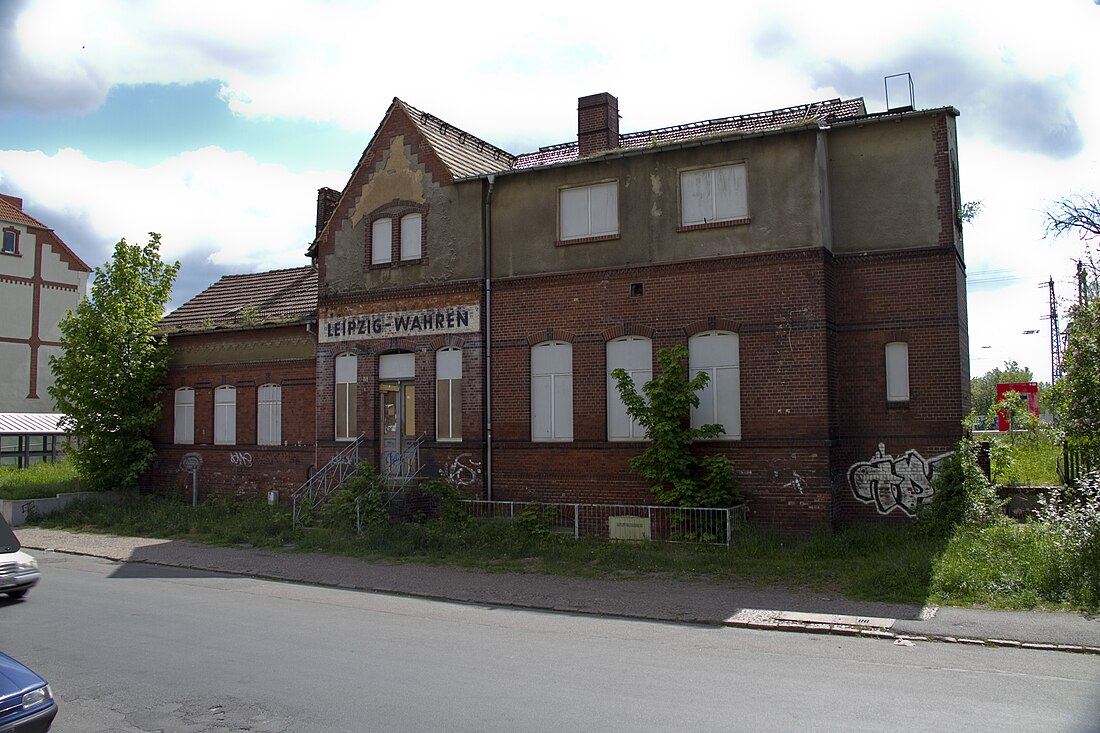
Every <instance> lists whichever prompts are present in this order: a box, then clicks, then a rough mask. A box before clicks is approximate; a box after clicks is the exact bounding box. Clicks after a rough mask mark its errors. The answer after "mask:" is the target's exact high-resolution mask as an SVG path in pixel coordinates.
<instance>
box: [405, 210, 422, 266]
mask: <svg viewBox="0 0 1100 733" xmlns="http://www.w3.org/2000/svg"><path fill="white" fill-rule="evenodd" d="M421 222H422V219H421V217H420V214H407V215H406V216H403V217H401V259H403V260H419V259H420V256H421V254H422V249H423V248H422V245H421V236H422V233H423V232H422V229H421Z"/></svg>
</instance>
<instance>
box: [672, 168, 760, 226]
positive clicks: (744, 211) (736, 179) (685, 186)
mask: <svg viewBox="0 0 1100 733" xmlns="http://www.w3.org/2000/svg"><path fill="white" fill-rule="evenodd" d="M748 215H749V206H748V197H747V196H746V192H745V166H744V165H724V166H721V167H719V168H704V169H703V170H694V171H684V172H683V173H681V174H680V216H681V223H682V224H683V225H684V226H689V225H691V224H708V223H711V222H717V221H730V220H732V219H744V218H745V217H747V216H748Z"/></svg>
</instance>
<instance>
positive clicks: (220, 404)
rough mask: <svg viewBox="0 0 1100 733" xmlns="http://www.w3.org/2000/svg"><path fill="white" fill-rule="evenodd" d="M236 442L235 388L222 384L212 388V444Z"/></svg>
mask: <svg viewBox="0 0 1100 733" xmlns="http://www.w3.org/2000/svg"><path fill="white" fill-rule="evenodd" d="M236 442H237V390H236V388H234V387H230V386H222V387H218V388H217V389H216V390H214V444H215V445H234V444H236Z"/></svg>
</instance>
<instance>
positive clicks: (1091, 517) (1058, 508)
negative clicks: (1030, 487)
mask: <svg viewBox="0 0 1100 733" xmlns="http://www.w3.org/2000/svg"><path fill="white" fill-rule="evenodd" d="M1035 518H1036V520H1038V522H1040V523H1041V524H1042V525H1043V527H1044V528H1045V530H1046V531H1047V533H1048V535H1049V537H1050V539H1051V541H1052V543H1051V546H1052V558H1051V560H1052V564H1053V566H1054V568H1055V569H1056V570H1057V576H1058V579H1059V581H1060V583H1059V584H1058V585H1059V590H1060V591H1061V593H1060V595H1062V596H1063V599H1064V600H1071V601H1076V602H1077V603H1080V604H1083V605H1085V606H1088V607H1090V608H1097V607H1100V474H1098V473H1095V472H1094V473H1090V474H1087V475H1086V476H1085V477H1083V478H1082V479H1081V480H1080V481H1078V482H1077V485H1076V486H1072V487H1059V488H1056V489H1053V490H1051V491H1050V492H1049V493H1048V494H1047V495H1046V496H1042V497H1040V498H1039V508H1038V509H1037V510H1036V511H1035Z"/></svg>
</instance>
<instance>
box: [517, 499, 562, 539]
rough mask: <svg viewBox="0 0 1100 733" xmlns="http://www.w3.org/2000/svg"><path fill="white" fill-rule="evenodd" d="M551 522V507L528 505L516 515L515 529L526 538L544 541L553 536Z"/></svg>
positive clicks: (552, 517) (552, 512)
mask: <svg viewBox="0 0 1100 733" xmlns="http://www.w3.org/2000/svg"><path fill="white" fill-rule="evenodd" d="M553 521H554V508H553V507H549V506H548V507H543V506H540V505H538V504H528V505H527V506H526V507H525V508H524V510H523V511H522V512H520V513H519V514H517V515H516V519H515V527H516V529H517V530H519V531H520V532H522V533H523V534H525V535H527V536H528V537H534V538H539V539H546V538H548V537H550V536H551V535H552V534H553V530H552V529H551V527H552V526H553Z"/></svg>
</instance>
